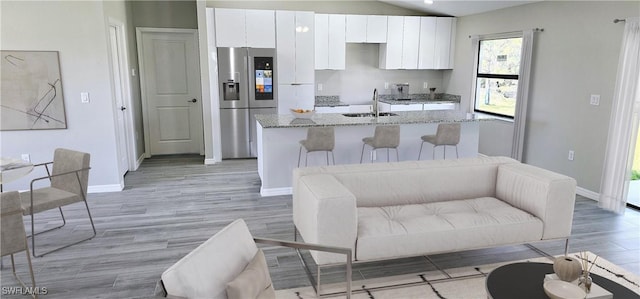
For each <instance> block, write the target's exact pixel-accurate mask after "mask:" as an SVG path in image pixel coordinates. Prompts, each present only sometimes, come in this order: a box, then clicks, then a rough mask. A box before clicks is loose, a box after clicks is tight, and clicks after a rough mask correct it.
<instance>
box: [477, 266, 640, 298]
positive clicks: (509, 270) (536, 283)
mask: <svg viewBox="0 0 640 299" xmlns="http://www.w3.org/2000/svg"><path fill="white" fill-rule="evenodd" d="M550 273H553V264H545V263H530V262H524V263H513V264H508V265H504V266H501V267H498V268H496V269H494V270H493V271H491V273H489V276H487V295H488V296H489V298H493V299H513V298H519V299H528V298H531V299H540V298H548V297H547V295H546V294H545V293H544V289H543V288H542V284H543V282H544V276H545V275H547V274H550ZM591 278H592V279H593V282H594V283H595V284H597V285H599V286H601V287H602V288H604V289H606V290H607V291H609V292H611V293H612V294H613V295H614V298H629V299H633V298H640V295H638V294H636V293H634V292H633V291H631V290H629V289H627V288H626V287H624V286H622V285H620V284H618V283H615V282H613V281H611V280H609V279H606V278H604V277H602V276H599V275H596V274H591Z"/></svg>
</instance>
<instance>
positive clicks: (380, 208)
mask: <svg viewBox="0 0 640 299" xmlns="http://www.w3.org/2000/svg"><path fill="white" fill-rule="evenodd" d="M575 188H576V181H575V180H574V179H572V178H570V177H567V176H564V175H561V174H557V173H554V172H551V171H548V170H544V169H541V168H538V167H535V166H531V165H526V164H522V163H520V162H518V161H516V160H513V159H510V158H505V157H480V158H469V159H458V160H436V161H407V162H399V163H384V164H383V163H378V164H358V165H337V166H326V167H309V168H298V169H295V170H294V174H293V221H294V224H295V226H296V228H297V230H298V231H299V233H300V235H301V236H302V238H303V239H304V241H305V242H310V243H317V244H322V245H328V246H340V247H346V248H351V249H352V250H353V252H354V255H353V260H354V261H373V260H381V259H391V258H400V257H409V256H419V255H427V254H436V253H443V252H454V251H461V250H469V249H477V248H486V247H494V246H500V245H510V244H523V243H529V242H534V241H540V240H550V239H567V240H568V238H569V236H570V234H571V223H572V220H573V208H574V203H575ZM311 255H312V256H313V258H314V260H315V262H316V263H317V264H318V265H327V264H334V263H341V262H344V257H343V256H340V255H335V254H331V253H322V252H312V253H311Z"/></svg>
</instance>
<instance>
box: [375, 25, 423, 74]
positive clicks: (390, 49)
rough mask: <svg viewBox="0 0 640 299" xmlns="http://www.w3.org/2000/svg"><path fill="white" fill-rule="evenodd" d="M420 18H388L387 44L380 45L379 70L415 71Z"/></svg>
mask: <svg viewBox="0 0 640 299" xmlns="http://www.w3.org/2000/svg"><path fill="white" fill-rule="evenodd" d="M419 43H420V17H402V16H389V17H388V18H387V43H386V44H380V61H379V62H380V68H382V69H417V68H418V48H419Z"/></svg>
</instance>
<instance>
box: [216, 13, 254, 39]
mask: <svg viewBox="0 0 640 299" xmlns="http://www.w3.org/2000/svg"><path fill="white" fill-rule="evenodd" d="M244 16H245V13H244V10H243V9H227V8H216V10H215V23H216V47H244V46H246V45H247V39H246V35H245V32H246V27H245V17H244Z"/></svg>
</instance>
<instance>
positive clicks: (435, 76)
mask: <svg viewBox="0 0 640 299" xmlns="http://www.w3.org/2000/svg"><path fill="white" fill-rule="evenodd" d="M379 48H380V46H379V44H352V43H347V53H346V67H345V69H344V70H340V71H332V70H321V71H316V87H317V84H322V91H317V88H316V95H339V96H340V100H341V101H342V102H345V103H347V104H370V103H371V99H372V96H373V89H374V88H377V89H378V92H379V93H380V94H391V87H392V84H393V83H409V92H410V93H429V89H428V88H427V89H424V88H423V82H427V83H428V87H435V88H436V92H442V91H443V89H442V71H431V70H383V69H379V68H378V50H379ZM385 82H388V83H389V89H387V90H385V89H384V83H385Z"/></svg>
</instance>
